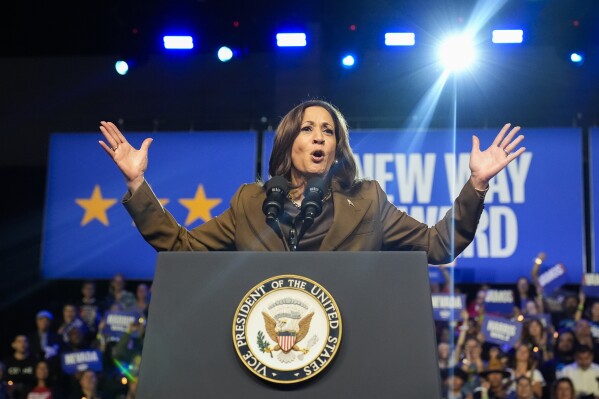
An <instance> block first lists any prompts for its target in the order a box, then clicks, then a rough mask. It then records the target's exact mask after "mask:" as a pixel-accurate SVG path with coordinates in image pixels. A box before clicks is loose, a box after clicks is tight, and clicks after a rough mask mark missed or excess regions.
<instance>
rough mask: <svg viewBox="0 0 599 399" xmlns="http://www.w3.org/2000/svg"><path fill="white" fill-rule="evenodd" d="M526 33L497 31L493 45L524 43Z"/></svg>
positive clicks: (494, 32)
mask: <svg viewBox="0 0 599 399" xmlns="http://www.w3.org/2000/svg"><path fill="white" fill-rule="evenodd" d="M523 39H524V31H523V30H522V29H503V30H501V29H497V30H494V31H493V38H492V40H493V43H498V44H503V43H522V41H523Z"/></svg>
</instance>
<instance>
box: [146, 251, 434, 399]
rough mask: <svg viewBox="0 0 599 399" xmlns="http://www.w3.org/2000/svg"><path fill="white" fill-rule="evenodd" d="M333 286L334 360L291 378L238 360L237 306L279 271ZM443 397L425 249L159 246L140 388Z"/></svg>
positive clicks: (188, 393)
mask: <svg viewBox="0 0 599 399" xmlns="http://www.w3.org/2000/svg"><path fill="white" fill-rule="evenodd" d="M282 274H296V275H301V276H304V277H307V278H309V279H312V280H314V281H316V282H318V283H320V284H321V285H322V286H324V287H325V288H326V289H327V290H328V291H329V292H330V294H331V295H332V296H333V297H334V298H335V301H336V302H337V305H338V307H339V309H340V311H341V317H342V321H343V335H342V339H341V345H340V347H339V350H338V352H337V355H336V357H335V358H334V359H333V361H332V363H331V364H330V365H329V366H328V367H327V368H326V369H325V370H324V371H323V372H322V373H320V374H318V375H317V376H316V377H314V378H312V379H310V380H307V381H303V382H300V383H297V384H292V385H280V384H275V383H271V382H268V381H263V380H261V379H260V378H258V377H257V376H255V375H254V374H252V373H251V372H250V371H249V370H248V369H247V368H246V367H245V366H244V365H243V364H242V362H241V361H240V360H239V358H238V357H237V354H236V352H235V348H234V346H233V340H232V336H231V335H232V334H231V333H232V325H233V316H234V314H235V311H236V309H237V307H238V306H239V303H240V301H241V300H242V299H243V298H244V295H246V294H247V292H248V291H249V290H250V289H251V288H252V287H254V286H255V285H256V284H258V283H260V282H261V281H263V280H266V279H268V278H270V277H273V276H276V275H282ZM283 396H284V397H286V398H288V397H293V398H300V397H301V398H411V399H412V398H413V399H417V398H424V399H434V398H439V397H440V382H439V376H438V366H437V355H436V341H435V336H434V326H433V319H432V305H431V296H430V287H429V280H428V270H427V262H426V256H425V254H424V253H422V252H294V253H289V252H264V253H261V252H260V253H259V252H251V253H250V252H219V253H214V252H213V253H199V252H172V253H160V254H159V255H158V264H157V270H156V276H155V279H154V286H153V296H152V305H151V307H150V315H149V318H148V328H147V332H146V337H145V343H144V351H143V356H142V364H141V370H140V376H139V388H138V397H140V398H143V399H151V398H160V399H166V398H178V399H179V398H246V399H249V398H260V399H268V398H272V399H275V398H276V399H280V398H281V397H283Z"/></svg>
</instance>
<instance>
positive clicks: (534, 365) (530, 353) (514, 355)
mask: <svg viewBox="0 0 599 399" xmlns="http://www.w3.org/2000/svg"><path fill="white" fill-rule="evenodd" d="M521 346H523V347H525V348H526V349H527V350H528V360H527V361H526V369H527V370H534V369H535V368H537V362H536V359H535V357H534V353H533V351H532V348H531V347H530V345H528V344H524V343H523V344H520V346H518V347H517V348H514V351H513V352H512V356H511V359H510V365H511V366H512V369H516V364H517V363H518V359H517V356H518V350H520V347H521Z"/></svg>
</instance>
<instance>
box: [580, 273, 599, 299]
mask: <svg viewBox="0 0 599 399" xmlns="http://www.w3.org/2000/svg"><path fill="white" fill-rule="evenodd" d="M582 291H583V292H584V294H585V295H586V296H588V297H593V298H599V273H585V275H584V276H583V278H582Z"/></svg>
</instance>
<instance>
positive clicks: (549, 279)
mask: <svg viewBox="0 0 599 399" xmlns="http://www.w3.org/2000/svg"><path fill="white" fill-rule="evenodd" d="M579 281H580V280H579ZM566 283H568V272H567V269H566V267H565V266H564V265H562V264H561V263H558V264H557V265H555V266H553V267H551V268H549V269H548V270H547V271H545V272H543V273H541V274H540V275H539V284H540V285H541V287H543V292H544V293H545V294H551V293H552V292H553V291H555V290H557V289H558V288H560V287H561V286H562V285H564V284H566Z"/></svg>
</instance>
